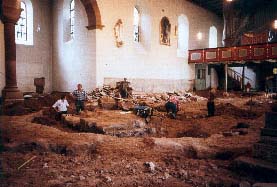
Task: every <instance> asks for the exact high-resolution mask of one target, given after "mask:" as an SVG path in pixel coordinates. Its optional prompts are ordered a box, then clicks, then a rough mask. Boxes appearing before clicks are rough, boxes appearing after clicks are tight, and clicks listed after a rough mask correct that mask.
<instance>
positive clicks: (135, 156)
mask: <svg viewBox="0 0 277 187" xmlns="http://www.w3.org/2000/svg"><path fill="white" fill-rule="evenodd" d="M271 102H272V101H271V100H270V99H267V98H264V97H263V96H262V95H256V96H253V98H252V101H251V102H250V97H248V96H241V95H240V94H232V95H231V96H229V97H223V96H222V97H218V98H217V99H216V100H215V103H216V115H215V116H214V117H206V114H207V109H206V103H207V100H200V101H189V102H182V103H181V111H180V112H178V115H177V118H176V119H170V118H169V117H168V116H167V115H166V113H165V112H162V111H157V110H155V111H154V116H153V117H152V118H151V121H150V123H148V124H147V123H146V122H145V121H144V119H143V118H140V117H139V116H136V115H135V114H133V113H128V112H122V111H121V110H105V109H100V108H97V109H95V110H94V111H90V112H85V113H82V114H81V115H73V116H67V118H74V119H75V121H76V125H77V126H78V125H81V124H82V122H80V121H85V122H83V123H86V124H88V123H91V124H93V125H94V126H93V127H95V126H97V127H99V128H101V129H102V130H103V131H101V133H98V131H97V132H95V133H91V132H87V131H86V130H83V131H81V130H80V129H78V128H76V125H75V126H74V128H73V126H72V123H70V121H72V120H71V119H67V120H66V118H65V119H64V120H63V121H62V122H57V123H55V121H53V119H51V120H50V119H47V117H46V119H40V118H41V117H45V116H48V117H49V116H50V117H51V115H53V114H51V112H45V108H44V109H43V107H42V110H40V111H39V112H33V113H28V114H26V115H22V116H0V129H1V131H0V132H1V144H0V145H1V147H0V149H1V153H0V163H1V164H0V186H1V187H7V186H9V187H17V186H20V187H23V186H34V187H44V186H49V187H50V186H51V187H67V186H68V187H78V186H97V187H101V186H103V187H104V186H115V187H117V186H126V187H130V186H141V187H147V186H149V187H150V186H172V187H178V186H180V187H181V186H184V187H197V186H199V187H221V186H227V187H235V186H239V184H240V183H241V182H243V181H244V182H245V181H247V182H248V183H250V184H254V183H256V182H260V181H257V179H254V178H251V177H249V176H243V175H240V174H238V173H237V172H235V171H232V170H231V168H230V164H231V163H232V161H233V160H234V159H235V158H237V157H238V156H241V155H246V156H247V155H251V151H252V147H253V144H254V143H256V142H257V141H259V138H260V128H262V127H263V126H264V113H265V112H266V111H268V110H269V108H270V103H271ZM70 104H71V105H73V103H72V102H71V103H70ZM45 114H47V115H45ZM35 117H37V118H36V120H34V118H35ZM47 120H49V121H47ZM92 121H93V123H92ZM39 123H40V124H39ZM238 123H241V124H242V125H241V124H240V127H244V128H238V127H237V125H238ZM69 124H71V125H69ZM107 127H108V128H107ZM130 132H132V133H130ZM137 132H139V133H137ZM128 133H129V134H128Z"/></svg>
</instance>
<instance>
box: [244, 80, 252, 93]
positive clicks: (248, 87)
mask: <svg viewBox="0 0 277 187" xmlns="http://www.w3.org/2000/svg"><path fill="white" fill-rule="evenodd" d="M251 87H252V86H251V84H250V82H249V81H247V83H246V85H245V88H246V92H247V93H249V92H250V89H251Z"/></svg>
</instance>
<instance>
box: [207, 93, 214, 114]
mask: <svg viewBox="0 0 277 187" xmlns="http://www.w3.org/2000/svg"><path fill="white" fill-rule="evenodd" d="M214 97H215V96H214V94H212V93H210V97H209V100H208V102H207V109H208V117H211V116H214V112H215V105H214Z"/></svg>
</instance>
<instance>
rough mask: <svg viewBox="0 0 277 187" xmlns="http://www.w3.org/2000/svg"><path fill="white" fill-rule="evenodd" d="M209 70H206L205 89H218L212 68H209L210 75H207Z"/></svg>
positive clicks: (216, 76)
mask: <svg viewBox="0 0 277 187" xmlns="http://www.w3.org/2000/svg"><path fill="white" fill-rule="evenodd" d="M208 71H209V68H208V66H207V69H206V88H210V87H211V88H218V75H217V72H216V70H215V69H214V68H211V70H210V71H211V74H210V75H209V74H208Z"/></svg>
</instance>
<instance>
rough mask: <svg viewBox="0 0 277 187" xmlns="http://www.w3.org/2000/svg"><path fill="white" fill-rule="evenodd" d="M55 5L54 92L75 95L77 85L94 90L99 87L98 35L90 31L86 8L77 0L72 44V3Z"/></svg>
mask: <svg viewBox="0 0 277 187" xmlns="http://www.w3.org/2000/svg"><path fill="white" fill-rule="evenodd" d="M53 3H54V4H53V26H54V28H53V34H54V35H53V90H54V91H72V90H73V89H75V88H76V85H77V84H78V83H82V84H83V87H84V89H86V90H92V89H93V88H95V87H96V59H95V58H96V46H95V45H96V41H95V35H96V33H95V32H96V31H95V30H90V31H89V30H87V28H86V26H87V15H86V12H85V8H84V6H83V5H82V3H81V2H80V1H79V0H76V1H75V28H74V32H75V33H74V39H73V40H70V34H69V32H70V30H69V28H70V26H69V20H70V19H69V17H70V16H69V7H70V0H59V1H53ZM101 50H102V49H100V50H99V52H101ZM106 55H107V56H108V54H106Z"/></svg>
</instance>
